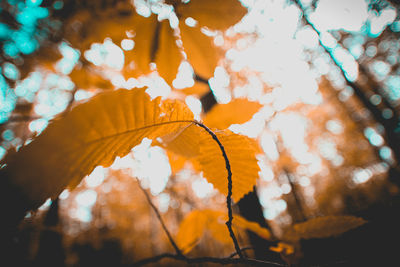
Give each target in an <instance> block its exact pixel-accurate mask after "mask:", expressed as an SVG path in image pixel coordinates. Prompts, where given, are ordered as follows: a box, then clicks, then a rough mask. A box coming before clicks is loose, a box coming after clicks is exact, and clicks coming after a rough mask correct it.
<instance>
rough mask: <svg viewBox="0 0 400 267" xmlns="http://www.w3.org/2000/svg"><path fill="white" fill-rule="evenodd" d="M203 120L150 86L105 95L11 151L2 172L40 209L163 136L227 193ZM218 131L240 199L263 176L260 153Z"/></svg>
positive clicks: (241, 139) (218, 154)
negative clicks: (200, 122) (97, 171)
mask: <svg viewBox="0 0 400 267" xmlns="http://www.w3.org/2000/svg"><path fill="white" fill-rule="evenodd" d="M197 124H198V123H196V122H194V121H193V114H192V112H191V111H190V110H189V109H188V108H187V107H186V105H185V104H183V103H182V102H179V101H175V100H166V101H164V102H162V103H161V100H160V98H156V99H154V100H150V98H149V96H148V95H147V94H146V93H145V89H137V90H132V91H130V90H117V91H112V92H106V93H102V94H98V95H97V96H95V97H93V98H92V99H91V100H89V101H88V102H86V103H84V104H81V105H79V106H77V107H75V108H74V109H73V110H72V111H71V112H70V113H68V114H67V115H66V116H65V117H62V118H58V119H56V120H54V121H53V122H52V123H51V124H50V125H49V126H48V128H46V129H45V130H44V131H43V133H42V134H41V135H40V136H39V137H37V138H36V139H35V140H34V141H32V142H31V143H30V144H28V145H27V146H24V147H22V148H21V149H20V150H19V151H18V153H13V154H9V155H7V157H6V158H5V164H6V167H5V168H3V169H2V170H1V171H2V173H3V174H4V176H5V177H8V178H9V179H10V181H12V183H14V184H15V185H16V186H17V187H19V188H21V190H22V191H23V193H24V194H25V195H26V196H27V197H28V199H29V200H30V201H31V203H32V207H37V206H38V205H40V204H41V203H42V202H43V201H44V200H45V199H47V198H48V197H54V196H57V195H58V194H59V193H61V191H62V190H63V189H64V188H65V187H66V186H67V185H70V186H71V187H74V186H76V185H77V184H78V183H79V182H80V181H81V179H82V178H83V177H84V176H85V175H87V174H89V173H90V172H91V171H92V170H93V169H94V168H95V167H96V166H98V165H102V166H105V167H107V166H109V165H111V164H112V163H113V161H114V159H115V158H116V157H117V156H119V157H122V156H125V155H126V154H127V153H128V152H129V151H130V150H131V149H132V148H133V147H134V146H136V145H138V144H139V143H140V142H141V141H142V139H143V138H145V137H146V138H149V139H155V138H161V140H163V142H164V143H165V144H166V146H167V148H169V149H171V150H173V152H175V153H177V154H180V155H183V156H185V157H187V158H189V159H191V160H193V161H194V162H196V163H197V162H198V163H199V165H198V166H200V167H201V168H202V169H203V172H204V176H205V178H206V179H207V180H208V181H209V182H211V183H213V184H214V186H215V188H217V189H218V190H219V191H220V192H222V193H223V194H225V195H227V193H228V189H227V182H228V181H227V175H228V172H227V169H226V164H225V159H224V157H223V156H222V153H221V150H220V147H219V146H218V145H217V143H216V142H215V140H213V138H211V136H210V135H209V133H207V132H206V131H205V130H204V129H203V128H202V127H200V126H198V125H197ZM216 135H217V136H218V138H219V139H220V141H221V143H222V144H223V146H224V147H225V151H226V153H227V154H228V155H229V156H228V157H229V161H230V165H231V169H232V184H233V190H232V198H233V199H234V200H235V201H238V200H239V199H240V198H241V197H243V196H244V195H245V194H246V193H248V192H249V191H251V190H252V188H253V186H254V185H255V182H256V179H257V177H258V171H259V169H258V165H257V161H256V159H255V151H254V149H253V148H252V143H251V141H250V140H249V139H248V138H247V137H244V136H241V135H236V134H233V133H232V132H230V131H225V132H217V133H216ZM168 145H169V146H168ZM195 165H196V164H195ZM196 166H197V165H196Z"/></svg>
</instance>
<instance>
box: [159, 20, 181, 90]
mask: <svg viewBox="0 0 400 267" xmlns="http://www.w3.org/2000/svg"><path fill="white" fill-rule="evenodd" d="M160 23H161V25H160V27H161V29H160V36H159V45H158V49H157V52H156V65H157V70H158V73H159V74H160V76H161V77H163V78H164V80H165V81H166V82H167V83H168V84H169V85H170V86H172V81H173V80H174V79H175V78H176V74H177V73H178V68H179V65H180V64H181V61H182V59H183V56H182V53H181V51H180V50H179V47H178V46H177V43H176V39H175V37H174V32H173V30H172V29H171V27H170V26H169V21H168V20H164V21H162V22H160Z"/></svg>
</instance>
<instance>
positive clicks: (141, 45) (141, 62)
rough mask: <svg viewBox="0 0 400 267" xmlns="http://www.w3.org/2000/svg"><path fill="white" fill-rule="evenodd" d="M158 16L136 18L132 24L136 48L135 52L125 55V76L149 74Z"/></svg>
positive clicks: (127, 52) (128, 52)
mask: <svg viewBox="0 0 400 267" xmlns="http://www.w3.org/2000/svg"><path fill="white" fill-rule="evenodd" d="M157 23H158V22H157V16H156V15H154V14H152V15H151V16H150V17H148V18H145V17H142V16H139V15H137V16H135V18H134V21H133V22H132V28H133V31H134V34H135V37H134V41H135V46H134V48H133V50H131V51H126V52H125V53H124V54H125V65H126V66H125V70H124V72H125V76H130V75H129V74H133V75H132V76H139V75H142V74H148V73H149V72H150V71H151V69H150V65H149V64H150V63H151V61H152V52H153V51H152V48H153V42H154V38H155V34H156V27H157Z"/></svg>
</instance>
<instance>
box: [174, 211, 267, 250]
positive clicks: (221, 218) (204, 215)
mask: <svg viewBox="0 0 400 267" xmlns="http://www.w3.org/2000/svg"><path fill="white" fill-rule="evenodd" d="M227 220H228V215H227V214H226V213H225V212H222V211H218V210H208V209H206V210H194V211H192V212H190V213H189V214H188V215H186V217H185V218H184V219H183V221H182V222H181V224H180V226H179V230H178V234H177V237H176V242H177V245H178V247H179V248H181V249H182V250H183V252H184V253H188V252H189V251H190V250H192V249H193V248H194V246H195V245H196V244H198V243H199V241H200V239H201V237H202V236H203V234H204V232H205V231H209V232H210V233H211V235H212V236H213V238H215V239H216V240H217V241H219V242H221V243H224V244H229V243H232V239H231V237H230V235H229V231H228V228H227V227H226V224H225V222H226V221H227ZM232 223H233V225H232V226H233V229H234V231H237V230H238V228H241V229H243V230H250V231H252V232H254V233H256V234H258V235H259V236H261V237H263V238H266V239H270V238H271V234H270V232H269V231H268V229H265V228H263V227H261V226H259V225H258V224H257V223H255V222H250V221H248V220H246V219H245V218H243V217H242V216H240V215H234V218H233V221H232Z"/></svg>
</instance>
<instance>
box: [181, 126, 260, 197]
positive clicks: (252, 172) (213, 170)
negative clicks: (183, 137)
mask: <svg viewBox="0 0 400 267" xmlns="http://www.w3.org/2000/svg"><path fill="white" fill-rule="evenodd" d="M190 127H193V126H190ZM214 132H215V134H216V136H217V137H218V139H219V140H220V142H221V143H222V145H223V146H224V148H225V151H226V154H227V155H228V159H229V162H230V166H231V169H232V198H233V200H234V201H235V202H237V201H239V200H240V199H241V198H242V197H243V196H244V195H246V194H247V193H249V192H250V191H252V190H253V187H254V186H255V184H256V180H257V178H258V172H259V171H260V168H259V166H258V164H257V160H256V157H255V154H256V150H255V148H254V146H253V142H252V141H251V139H249V138H248V137H246V136H243V135H238V134H233V133H232V132H231V131H229V130H225V131H217V130H216V131H214ZM178 138H179V137H178ZM200 143H201V145H200V154H199V156H198V158H197V160H198V161H199V163H200V165H201V167H202V170H203V173H204V177H205V178H206V179H207V180H208V182H210V183H212V184H213V186H214V187H215V188H216V189H218V190H219V191H220V192H221V193H223V194H224V195H227V194H228V187H227V170H226V168H225V160H224V158H223V157H222V155H221V154H222V153H221V150H220V148H219V147H218V145H217V144H216V142H215V141H214V140H213V139H211V138H207V139H206V138H203V139H202V140H201V141H200Z"/></svg>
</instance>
